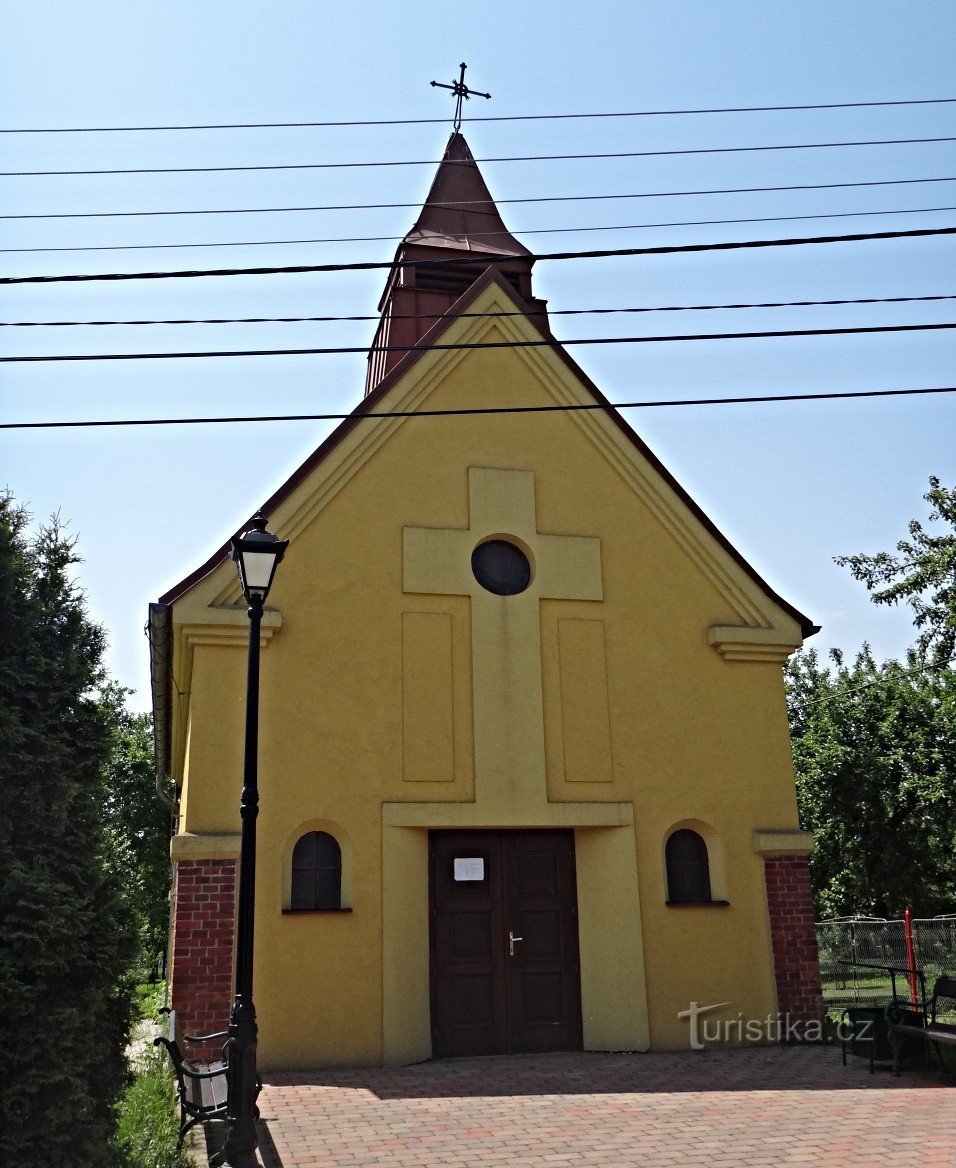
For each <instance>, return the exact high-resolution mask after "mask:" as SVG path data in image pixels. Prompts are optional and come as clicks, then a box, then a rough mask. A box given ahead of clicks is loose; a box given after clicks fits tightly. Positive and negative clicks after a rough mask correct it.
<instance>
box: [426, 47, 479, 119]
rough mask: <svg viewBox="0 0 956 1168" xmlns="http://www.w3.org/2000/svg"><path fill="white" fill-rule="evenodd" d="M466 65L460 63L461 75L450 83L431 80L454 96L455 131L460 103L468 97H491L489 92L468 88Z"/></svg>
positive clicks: (459, 115) (459, 112)
mask: <svg viewBox="0 0 956 1168" xmlns="http://www.w3.org/2000/svg"><path fill="white" fill-rule="evenodd" d="M467 68H468V66H467V65H466V64H465V62H464V61H462V63H461V76H460V77H459V78H458V80H457V81H453V82H452V83H451V85H447V84H446V83H445V82H444V81H433V82H432V85H433V86H437V87H438V88H439V89H450V90H451V92H452V95H453V96H454V98H455V121H454V127H455V133H457V132H458V131H459V130H460V129H461V103H462V101H467V100H468V98H469V97H491V94H490V93H481V92H480V91H479V90H477V89H469V88H468V86H467V85H466V84H465V70H466V69H467Z"/></svg>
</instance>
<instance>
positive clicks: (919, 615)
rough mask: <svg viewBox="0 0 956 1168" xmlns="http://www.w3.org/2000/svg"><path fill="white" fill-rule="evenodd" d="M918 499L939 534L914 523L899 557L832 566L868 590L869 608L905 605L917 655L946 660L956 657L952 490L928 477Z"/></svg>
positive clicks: (854, 559)
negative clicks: (845, 570)
mask: <svg viewBox="0 0 956 1168" xmlns="http://www.w3.org/2000/svg"><path fill="white" fill-rule="evenodd" d="M923 498H924V499H925V500H926V502H927V503H929V505H930V508H931V510H930V514H929V522H930V523H933V524H939V525H940V529H939V530H936V531H928V530H926V529H925V528H924V527H923V525H922V523H920V521H919V520H918V519H913V520H911V521H910V524H909V533H910V538H909V539H903V540H900V542H899V543H898V544H897V545H896V550H897V552H899V555H892V554H891V553H890V552H878V553H877V554H876V555H875V556H865V555H859V556H838V557H837V561H836V562H837V563H838V564H843V565H846V566H848V567H849V569H850V571H851V572H852V573H853V575H854V576H855V577H856V579H857V580H861V581H862V582H863V583H864V584H865V585H866V586H867V588H869V590H870V593H871V599H872V600H873V603H874V604H898V603H899V602H900V601H903V602H904V603H905V604H908V605H909V606H910V608H912V610H913V620H914V623H915V625H916V627H917V628H918V629H919V630H920V635H919V640H918V641H917V645H918V647H919V649H920V652H921V653H923V654H924V655H932V657H933V659H934V660H935V661H937V662H940V661H950V660H952V659H953V656H954V655H956V487H953V488H947V487H944V486H941V485H940V481H939V479H938V478H936V477H935V476H933V477H931V478H930V480H929V490H928V491H927V492H926V494H925V495H924V496H923Z"/></svg>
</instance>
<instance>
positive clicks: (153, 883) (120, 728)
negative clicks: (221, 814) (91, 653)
mask: <svg viewBox="0 0 956 1168" xmlns="http://www.w3.org/2000/svg"><path fill="white" fill-rule="evenodd" d="M128 694H129V691H128V690H126V689H124V688H123V687H122V686H118V685H116V684H113V683H111V684H110V685H108V686H106V687H105V689H104V691H103V696H102V700H101V706H102V709H103V712H104V714H105V715H106V717H107V718H108V720H109V724H110V731H111V749H110V757H109V761H108V763H107V766H106V775H105V788H106V801H105V804H104V807H103V813H104V816H105V820H106V829H107V834H108V836H109V839H110V865H111V867H113V868H114V869H115V871H116V872H117V875H118V877H119V879H120V883H121V885H122V887H123V889H124V890H125V894H126V898H127V900H128V901H129V903H130V905H131V907H132V909H133V911H134V913H135V915H136V923H137V926H138V929H139V940H140V965H141V966H142V965H144V964H147V963H150V962H152V961H153V960H154V959H155V958H156V957H157V956H158V955H159V954H161V953H162V952H163V951H164V950H165V949H166V944H167V938H168V930H169V887H170V883H171V878H172V871H171V866H170V861H169V836H170V812H169V808H168V807H166V806H165V805H164V804H163V803H162V802H160V800H159V798H158V797H157V795H156V767H155V761H154V755H153V719H152V715H150V714H134V713H132V712H131V711H130V710H128V709H127V708H126V698H127V696H128Z"/></svg>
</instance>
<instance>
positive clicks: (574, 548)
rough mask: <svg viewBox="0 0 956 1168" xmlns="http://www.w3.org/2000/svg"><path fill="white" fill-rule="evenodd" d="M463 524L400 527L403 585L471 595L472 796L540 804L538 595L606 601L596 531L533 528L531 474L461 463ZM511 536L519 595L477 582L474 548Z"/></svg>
mask: <svg viewBox="0 0 956 1168" xmlns="http://www.w3.org/2000/svg"><path fill="white" fill-rule="evenodd" d="M468 501H469V526H468V527H467V528H464V529H459V528H435V527H406V528H404V529H403V565H404V584H403V587H404V591H405V592H407V593H427V594H430V595H445V596H468V597H470V598H471V641H472V687H473V709H474V744H475V797H476V801H477V802H479V803H483V804H488V805H499V806H501V807H502V808H504V807H513V806H515V805H516V804H518V803H527V802H528V801H529V800H530V801H538V802H543V801H546V785H545V753H544V713H543V697H542V676H541V674H542V662H541V621H540V604H539V602H540V601H541V600H545V599H547V600H593V601H600V600H603V598H604V590H603V585H602V580H601V543H600V540H599V539H598V538H597V537H596V536H581V535H553V534H547V533H544V532H539V531H538V529H537V518H536V515H535V497H534V475H533V474H532V473H531V471H523V470H497V469H494V468H489V467H469V470H468ZM490 539H503V540H505V541H507V542H510V543H514V544H515V545H516V546H517V547H519V548H520V549H521V550H522V551H523V552H524V554H525V555H526V556H527V558H528V560H529V561H530V564H531V580H530V583H529V584H528V586H527V588H526V589H525V590H524V591H522V592H520V593H519V594H517V595H510V596H499V595H496V594H495V593H493V592H490V591H488V590H487V589H486V588H484V587H482V585H481V584H479V582H478V580H477V579H476V578H475V575H474V572H473V570H472V553H473V552H474V550H475V548H476V547H477V546H478V545H479V544H481V543H484V542H486V541H488V540H490Z"/></svg>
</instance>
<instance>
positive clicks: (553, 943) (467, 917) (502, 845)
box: [429, 831, 581, 1056]
mask: <svg viewBox="0 0 956 1168" xmlns="http://www.w3.org/2000/svg"><path fill="white" fill-rule="evenodd" d="M429 875H430V898H431V905H430V908H431V1006H432V1046H433V1050H434V1053H435V1054H436V1055H438V1056H448V1055H478V1054H506V1053H518V1052H536V1051H550V1050H580V1049H581V977H580V968H579V964H578V920H577V892H576V887H575V868H574V834H573V832H571V831H434V832H432V833H431V841H430V874H429Z"/></svg>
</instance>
